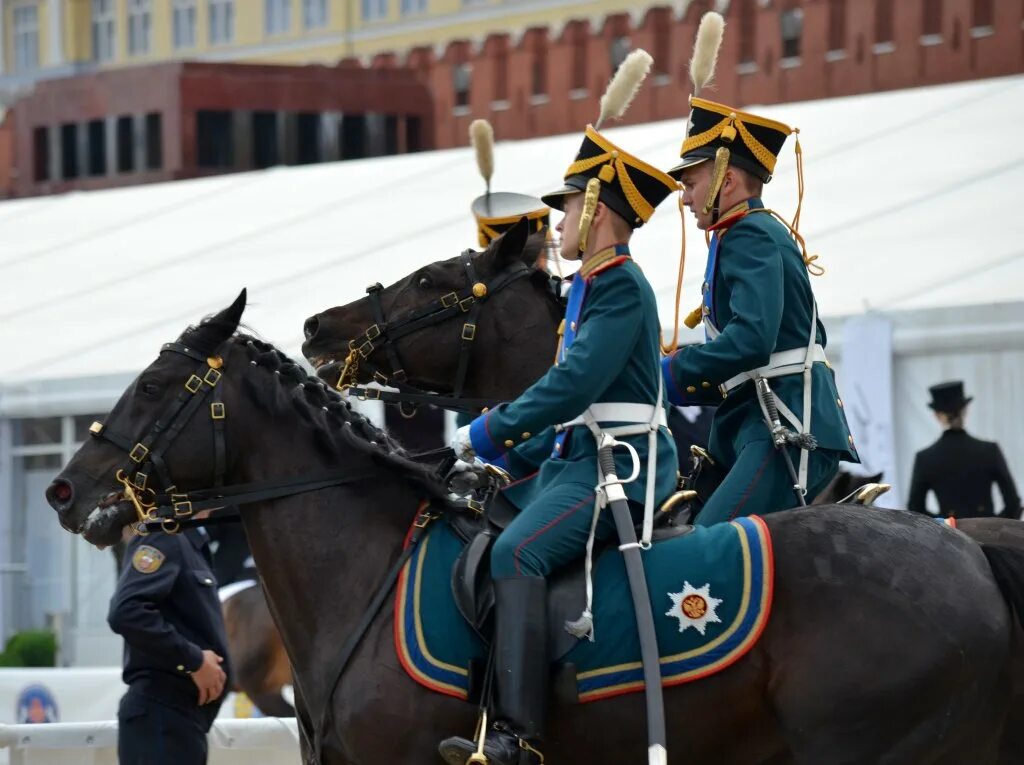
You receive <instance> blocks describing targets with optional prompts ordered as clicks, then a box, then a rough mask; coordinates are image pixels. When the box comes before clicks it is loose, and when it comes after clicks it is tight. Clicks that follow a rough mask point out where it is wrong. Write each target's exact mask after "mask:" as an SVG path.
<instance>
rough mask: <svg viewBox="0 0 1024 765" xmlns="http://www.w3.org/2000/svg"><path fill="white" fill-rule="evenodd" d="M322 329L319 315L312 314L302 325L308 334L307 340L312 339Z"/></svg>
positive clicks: (304, 331)
mask: <svg viewBox="0 0 1024 765" xmlns="http://www.w3.org/2000/svg"><path fill="white" fill-rule="evenodd" d="M318 329H320V318H319V317H318V316H310V317H309V318H308V319H306V323H305V324H303V325H302V331H303V333H304V334H305V335H306V339H307V340H312V339H313V338H314V337H315V336H316V333H317V330H318Z"/></svg>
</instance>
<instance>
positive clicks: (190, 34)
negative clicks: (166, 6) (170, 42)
mask: <svg viewBox="0 0 1024 765" xmlns="http://www.w3.org/2000/svg"><path fill="white" fill-rule="evenodd" d="M172 26H173V27H174V47H175V48H194V47H196V0H174V11H173V24H172Z"/></svg>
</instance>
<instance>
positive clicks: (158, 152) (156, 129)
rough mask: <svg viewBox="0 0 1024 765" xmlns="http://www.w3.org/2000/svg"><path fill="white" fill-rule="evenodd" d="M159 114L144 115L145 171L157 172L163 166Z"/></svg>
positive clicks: (161, 132) (161, 131)
mask: <svg viewBox="0 0 1024 765" xmlns="http://www.w3.org/2000/svg"><path fill="white" fill-rule="evenodd" d="M160 123H161V120H160V113H159V112H152V113H151V114H147V115H146V169H147V170H159V169H160V168H161V166H162V165H163V161H164V152H163V130H162V126H161V124H160Z"/></svg>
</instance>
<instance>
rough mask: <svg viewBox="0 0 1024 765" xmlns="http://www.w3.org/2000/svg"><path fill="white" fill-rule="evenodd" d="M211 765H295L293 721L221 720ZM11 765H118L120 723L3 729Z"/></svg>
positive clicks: (1, 743) (0, 742) (0, 738)
mask: <svg viewBox="0 0 1024 765" xmlns="http://www.w3.org/2000/svg"><path fill="white" fill-rule="evenodd" d="M207 741H208V742H209V745H210V756H209V761H208V762H209V765H252V763H259V764H260V765H295V763H297V762H298V761H299V732H298V727H297V726H296V723H295V718H294V717H289V718H279V717H265V718H261V719H257V720H217V721H216V722H215V723H214V724H213V728H211V729H210V732H209V734H207ZM2 749H8V751H9V753H10V763H11V765H117V722H116V721H115V720H111V721H106V722H91V723H50V724H45V725H0V750H2Z"/></svg>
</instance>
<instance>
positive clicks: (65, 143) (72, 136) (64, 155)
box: [60, 122, 78, 181]
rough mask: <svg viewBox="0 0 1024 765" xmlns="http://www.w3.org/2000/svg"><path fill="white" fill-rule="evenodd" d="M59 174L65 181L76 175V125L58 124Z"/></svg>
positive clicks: (71, 123)
mask: <svg viewBox="0 0 1024 765" xmlns="http://www.w3.org/2000/svg"><path fill="white" fill-rule="evenodd" d="M60 174H61V177H62V178H63V179H64V180H65V181H71V180H74V179H75V178H77V177H78V125H76V124H74V123H73V122H69V123H65V124H64V125H61V126H60Z"/></svg>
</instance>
